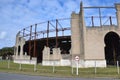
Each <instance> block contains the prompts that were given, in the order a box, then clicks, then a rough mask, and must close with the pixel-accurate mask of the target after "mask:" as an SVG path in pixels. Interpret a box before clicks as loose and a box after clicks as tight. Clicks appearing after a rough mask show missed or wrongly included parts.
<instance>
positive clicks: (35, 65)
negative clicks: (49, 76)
mask: <svg viewBox="0 0 120 80" xmlns="http://www.w3.org/2000/svg"><path fill="white" fill-rule="evenodd" d="M35 71H37V64H36V63H35V64H34V72H35Z"/></svg>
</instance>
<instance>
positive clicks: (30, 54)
mask: <svg viewBox="0 0 120 80" xmlns="http://www.w3.org/2000/svg"><path fill="white" fill-rule="evenodd" d="M31 37H32V26H30V39H29V55H30V60H31V59H32V55H31Z"/></svg>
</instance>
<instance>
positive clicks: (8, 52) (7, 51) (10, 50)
mask: <svg viewBox="0 0 120 80" xmlns="http://www.w3.org/2000/svg"><path fill="white" fill-rule="evenodd" d="M13 54H14V47H4V48H2V49H0V56H2V58H3V59H6V57H7V56H8V57H9V58H10V56H12V55H13Z"/></svg>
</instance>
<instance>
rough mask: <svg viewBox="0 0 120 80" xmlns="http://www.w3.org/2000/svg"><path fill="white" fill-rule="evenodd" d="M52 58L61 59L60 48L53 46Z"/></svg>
mask: <svg viewBox="0 0 120 80" xmlns="http://www.w3.org/2000/svg"><path fill="white" fill-rule="evenodd" d="M53 58H54V60H60V59H61V51H60V48H53Z"/></svg>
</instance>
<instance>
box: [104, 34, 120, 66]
mask: <svg viewBox="0 0 120 80" xmlns="http://www.w3.org/2000/svg"><path fill="white" fill-rule="evenodd" d="M119 40H120V38H119V35H118V34H117V33H115V32H109V33H107V34H106V35H105V38H104V41H105V59H106V61H107V64H108V65H116V61H117V60H119V57H120V41H119Z"/></svg>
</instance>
